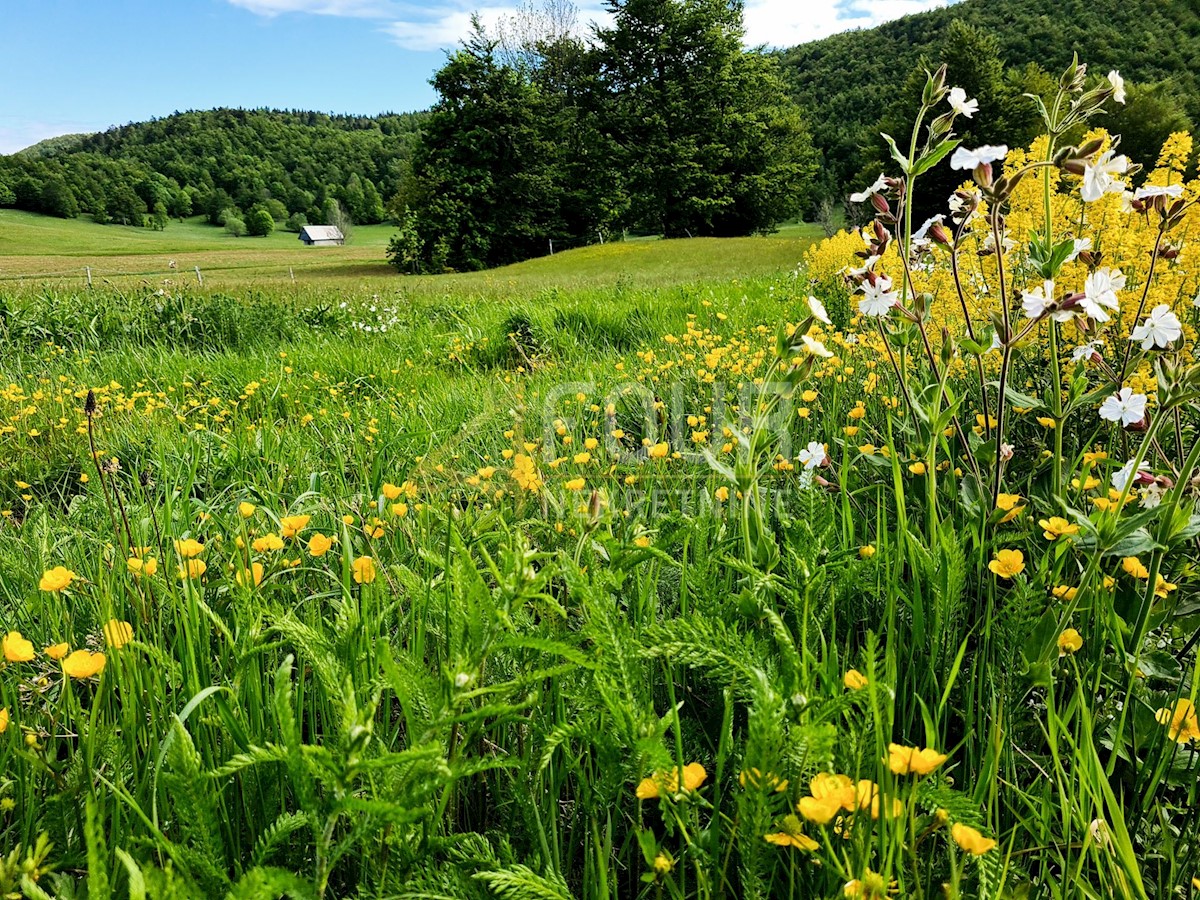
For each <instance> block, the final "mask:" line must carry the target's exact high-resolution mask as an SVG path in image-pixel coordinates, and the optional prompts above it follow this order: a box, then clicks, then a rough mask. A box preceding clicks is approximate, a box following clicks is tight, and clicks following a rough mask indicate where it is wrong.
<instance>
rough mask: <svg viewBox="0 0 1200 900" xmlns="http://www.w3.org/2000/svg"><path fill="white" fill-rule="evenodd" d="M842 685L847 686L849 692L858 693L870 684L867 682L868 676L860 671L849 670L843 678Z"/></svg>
mask: <svg viewBox="0 0 1200 900" xmlns="http://www.w3.org/2000/svg"><path fill="white" fill-rule="evenodd" d="M842 684H844V685H845V686H846V689H847V690H851V691H858V690H862V689H863V688H865V687H866V686H867V685H868V684H870V682H869V681H868V680H867V676H866V675H864V674H863V673H862V672H860V671H858V669H849V670H848V671H847V672H846V674H845V675H843V676H842Z"/></svg>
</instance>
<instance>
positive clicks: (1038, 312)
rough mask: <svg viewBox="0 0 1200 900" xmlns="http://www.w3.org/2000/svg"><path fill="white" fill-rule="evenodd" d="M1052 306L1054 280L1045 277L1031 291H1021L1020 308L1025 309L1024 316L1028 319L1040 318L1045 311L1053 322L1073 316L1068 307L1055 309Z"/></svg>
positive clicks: (1062, 320)
mask: <svg viewBox="0 0 1200 900" xmlns="http://www.w3.org/2000/svg"><path fill="white" fill-rule="evenodd" d="M1053 306H1054V282H1053V281H1051V280H1050V279H1049V278H1047V279H1046V280H1045V281H1043V282H1042V286H1041V287H1039V288H1035V289H1034V290H1032V291H1021V309H1023V310H1024V311H1025V317H1026V318H1028V319H1040V318H1042V316H1044V315H1046V314H1047V313H1049V314H1050V317H1051V318H1052V319H1054V321H1055V322H1069V321H1071V319H1072V318H1073V316H1074V313H1073V312H1072V311H1071V310H1069V309H1055V310H1053V311H1051V307H1053Z"/></svg>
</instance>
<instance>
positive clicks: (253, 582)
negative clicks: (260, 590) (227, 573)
mask: <svg viewBox="0 0 1200 900" xmlns="http://www.w3.org/2000/svg"><path fill="white" fill-rule="evenodd" d="M234 578H235V579H236V580H237V583H238V584H239V585H241V586H242V587H251V586H253V587H258V586H259V585H260V584H262V580H263V564H262V563H260V562H255V563H251V564H250V569H249V570H246V569H239V570H238V573H237V574H236V575H235V576H234Z"/></svg>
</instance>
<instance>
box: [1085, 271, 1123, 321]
mask: <svg viewBox="0 0 1200 900" xmlns="http://www.w3.org/2000/svg"><path fill="white" fill-rule="evenodd" d="M1123 290H1125V275H1124V274H1123V273H1122V272H1121V270H1120V269H1117V270H1116V271H1113V270H1112V269H1110V268H1108V267H1105V268H1103V269H1097V270H1096V271H1095V272H1093V273H1092V274H1091V275H1089V276H1088V277H1087V280H1086V281H1085V282H1084V283H1083V299H1082V300H1080V301H1079V305H1080V306H1081V307H1082V308H1083V311H1084V312H1086V313H1087V314H1088V315H1089V316H1091V317H1092V318H1093V319H1095V320H1096V321H1097V322H1107V321H1108V319H1109V315H1108V312H1107V311H1106V310H1112V311H1113V312H1120V311H1121V303H1120V301H1119V300H1118V299H1117V291H1123Z"/></svg>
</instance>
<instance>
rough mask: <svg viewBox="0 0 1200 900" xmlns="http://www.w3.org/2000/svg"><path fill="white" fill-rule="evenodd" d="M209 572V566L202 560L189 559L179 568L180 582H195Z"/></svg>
mask: <svg viewBox="0 0 1200 900" xmlns="http://www.w3.org/2000/svg"><path fill="white" fill-rule="evenodd" d="M207 571H208V564H207V563H206V562H205V561H204V560H202V559H189V560H188V561H187V562H186V563H185V564H184V565H182V566H180V567H179V571H178V575H179V580H180V581H195V580H197V579H199V578H201V577H203V575H204V573H205V572H207Z"/></svg>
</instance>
